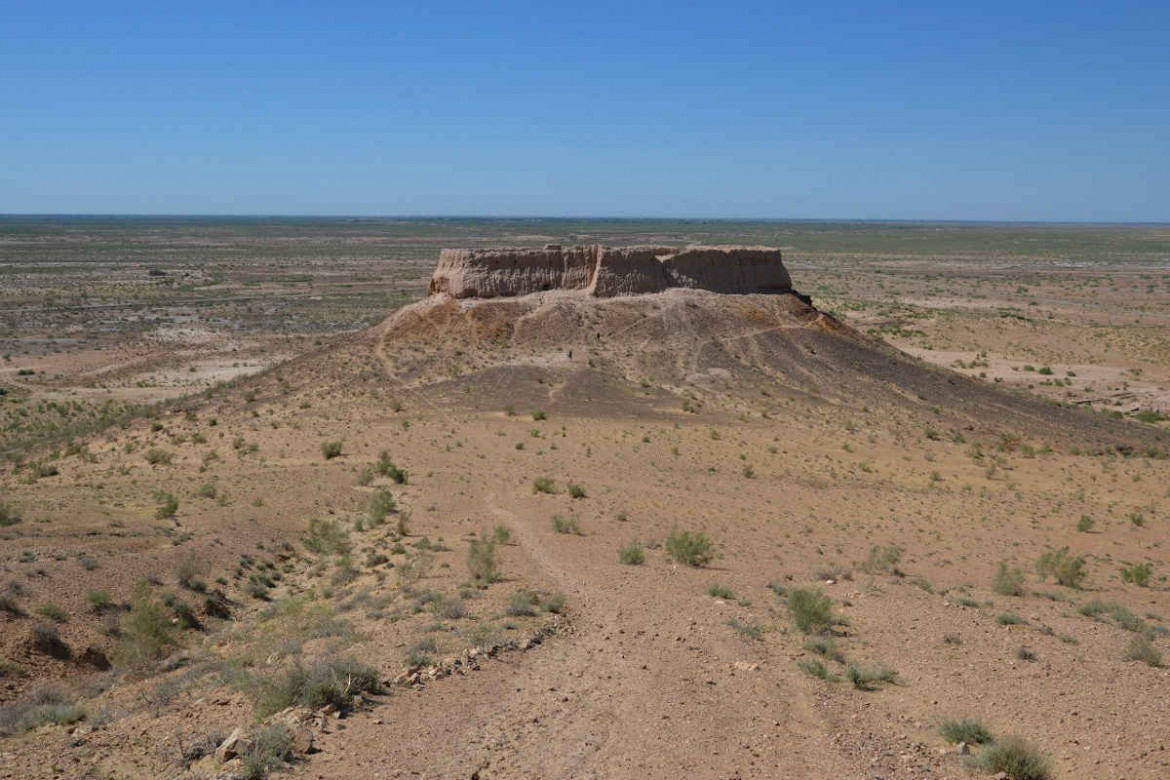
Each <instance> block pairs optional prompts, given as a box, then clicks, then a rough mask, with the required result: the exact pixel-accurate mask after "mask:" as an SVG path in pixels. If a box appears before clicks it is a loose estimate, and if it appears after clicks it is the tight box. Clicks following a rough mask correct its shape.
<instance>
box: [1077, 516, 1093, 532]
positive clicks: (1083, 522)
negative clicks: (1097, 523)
mask: <svg viewBox="0 0 1170 780" xmlns="http://www.w3.org/2000/svg"><path fill="white" fill-rule="evenodd" d="M1093 525H1094V520H1093V518H1091V517H1089V516H1088V515H1081V519H1080V520H1077V530H1078V531H1080V532H1081V533H1083V534H1087V533H1088V532H1089V531H1091V530H1093Z"/></svg>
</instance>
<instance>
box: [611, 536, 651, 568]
mask: <svg viewBox="0 0 1170 780" xmlns="http://www.w3.org/2000/svg"><path fill="white" fill-rule="evenodd" d="M618 560H619V561H620V562H622V563H624V564H626V565H627V566H640V565H642V564H643V563H645V562H646V551H645V549H643V547H642V543H641V542H639V541H637V540H634V541H632V542H630V543H629V544H625V545H622V546H621V547H619V548H618Z"/></svg>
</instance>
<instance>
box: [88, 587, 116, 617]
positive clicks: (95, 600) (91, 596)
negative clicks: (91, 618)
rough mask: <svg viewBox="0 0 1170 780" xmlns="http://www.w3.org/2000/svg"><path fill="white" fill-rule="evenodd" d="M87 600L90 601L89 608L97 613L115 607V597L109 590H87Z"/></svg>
mask: <svg viewBox="0 0 1170 780" xmlns="http://www.w3.org/2000/svg"><path fill="white" fill-rule="evenodd" d="M85 600H86V601H87V602H89V608H90V609H92V610H93V611H94V612H97V613H102V612H105V611H106V610H108V609H113V607H114V598H113V597H112V596H111V595H110V594H109V591H104V590H88V591H86V592H85Z"/></svg>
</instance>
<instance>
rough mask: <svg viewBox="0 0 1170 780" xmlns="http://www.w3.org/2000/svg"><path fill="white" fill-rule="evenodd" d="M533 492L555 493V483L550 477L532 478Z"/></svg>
mask: <svg viewBox="0 0 1170 780" xmlns="http://www.w3.org/2000/svg"><path fill="white" fill-rule="evenodd" d="M532 492H533V493H549V494H552V493H556V492H557V484H556V483H555V482H553V480H552V478H551V477H537V478H536V479H534V480H532Z"/></svg>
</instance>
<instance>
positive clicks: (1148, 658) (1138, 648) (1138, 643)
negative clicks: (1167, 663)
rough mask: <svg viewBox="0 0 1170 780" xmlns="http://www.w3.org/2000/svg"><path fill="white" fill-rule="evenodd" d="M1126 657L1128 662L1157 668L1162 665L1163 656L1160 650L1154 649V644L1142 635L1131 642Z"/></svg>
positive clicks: (1126, 649) (1127, 647)
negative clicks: (1137, 662)
mask: <svg viewBox="0 0 1170 780" xmlns="http://www.w3.org/2000/svg"><path fill="white" fill-rule="evenodd" d="M1124 657H1125V660H1127V661H1141V662H1142V663H1144V664H1146V665H1148V666H1153V667H1155V668H1157V667H1160V666H1161V665H1162V654H1161V653H1160V652H1158V648H1156V647H1154V643H1153V642H1151V641H1150V640H1149V639H1147V638H1146V637H1145V636H1144V635H1142V634H1138V635H1137V636H1135V637H1134V638H1133V639H1131V640H1129V645H1127V646H1126V648H1125V656H1124Z"/></svg>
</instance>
